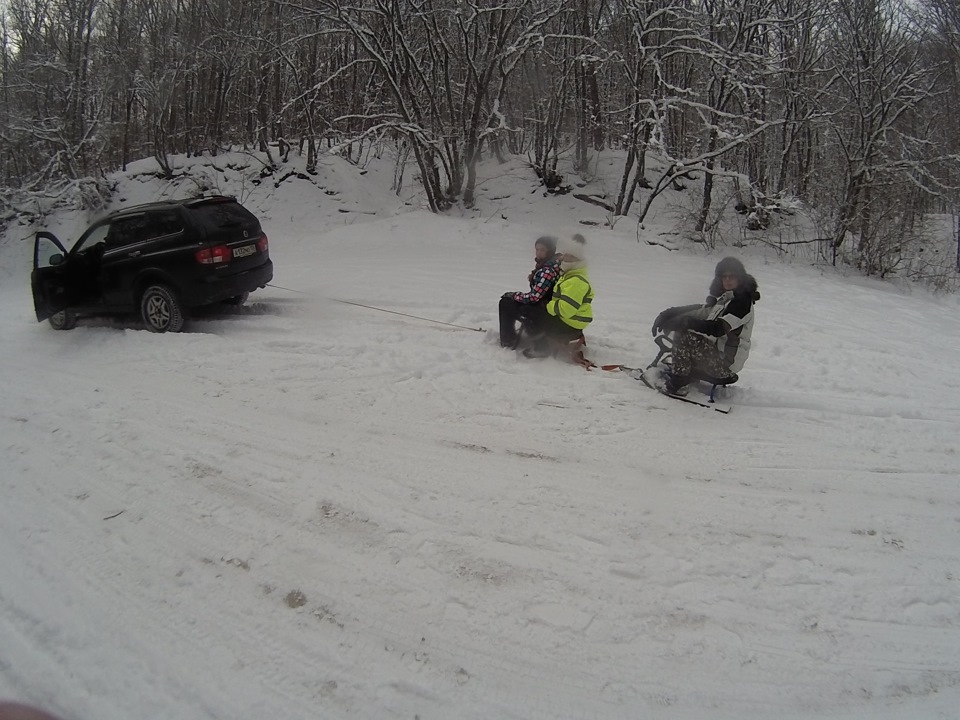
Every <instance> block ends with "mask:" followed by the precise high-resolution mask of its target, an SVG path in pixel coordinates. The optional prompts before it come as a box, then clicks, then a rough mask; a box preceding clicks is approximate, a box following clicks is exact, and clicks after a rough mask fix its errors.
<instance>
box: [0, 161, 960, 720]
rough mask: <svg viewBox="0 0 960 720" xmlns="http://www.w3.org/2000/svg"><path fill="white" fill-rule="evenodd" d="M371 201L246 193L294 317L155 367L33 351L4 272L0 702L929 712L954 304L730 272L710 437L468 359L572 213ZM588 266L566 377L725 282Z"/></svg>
mask: <svg viewBox="0 0 960 720" xmlns="http://www.w3.org/2000/svg"><path fill="white" fill-rule="evenodd" d="M344 172H346V171H344ZM137 182H138V181H137ZM291 182H293V181H292V180H291ZM301 182H304V183H306V182H307V181H301ZM518 182H519V181H518ZM522 182H526V183H528V182H529V180H528V179H525V180H522ZM377 187H378V186H377V185H376V183H375V182H374V181H373V180H371V184H370V185H369V186H368V185H363V184H362V183H358V185H357V186H356V188H353V189H350V190H349V191H347V190H344V189H342V188H341V187H331V188H330V189H331V190H332V191H334V192H339V193H340V195H337V196H333V195H331V196H329V197H338V198H340V200H338V201H332V200H331V201H330V203H331V205H333V204H334V203H341V202H344V200H348V201H349V202H353V203H357V204H358V205H357V207H352V209H353V210H363V211H364V212H377V213H378V214H377V215H364V214H361V213H359V212H352V213H340V212H339V211H338V210H337V209H336V207H334V208H333V209H324V208H323V207H321V209H317V207H316V203H315V195H306V196H304V197H298V196H297V195H296V193H295V191H289V194H288V191H287V190H284V191H283V192H282V193H281V192H276V193H267V194H265V195H263V196H262V197H260V196H256V195H255V194H251V196H250V198H249V204H250V206H251V207H252V208H254V209H255V210H256V211H257V212H259V213H260V214H261V215H262V216H263V217H264V224H265V227H266V228H267V231H268V233H269V234H270V238H271V254H272V256H273V258H274V261H275V264H276V283H277V284H278V285H281V286H283V287H286V288H291V289H294V290H298V291H300V292H299V293H292V292H287V291H284V290H279V289H275V288H268V289H266V290H262V291H260V292H258V293H256V294H254V296H253V297H252V298H251V304H250V306H249V307H248V308H247V309H246V310H245V311H244V312H239V313H236V314H229V315H223V316H220V317H216V316H215V317H205V318H203V319H200V320H197V321H195V322H193V323H192V325H191V326H190V327H189V332H186V333H183V334H180V335H167V336H157V335H151V334H149V333H147V332H144V331H141V330H139V329H138V328H137V327H136V326H135V325H123V324H119V323H102V322H101V323H86V324H84V325H82V326H81V327H79V328H77V329H76V330H74V331H72V332H69V333H57V332H55V331H53V330H52V329H50V328H49V326H47V325H46V324H44V325H38V324H36V323H35V322H34V319H33V316H32V307H31V301H30V297H29V288H28V282H27V275H28V271H29V249H26V245H21V244H19V243H16V242H8V243H7V244H6V246H4V248H3V251H2V254H0V272H2V273H3V274H2V276H0V277H2V282H0V301H2V304H0V308H2V310H0V332H2V335H3V343H2V344H0V367H2V368H3V373H2V375H0V393H2V411H0V438H2V439H0V461H2V464H0V476H2V481H0V488H2V498H3V499H2V502H0V697H6V698H10V699H18V700H22V701H30V702H35V703H38V704H41V705H43V706H45V707H47V708H49V709H51V710H54V711H56V712H58V713H60V714H61V715H62V716H64V717H65V718H76V719H77V720H84V719H87V718H91V719H92V718H98V720H112V719H117V720H120V719H124V720H125V719H126V718H130V717H142V718H151V719H153V718H163V719H166V718H169V719H170V720H173V719H174V718H176V719H177V720H181V719H183V718H198V719H200V718H217V719H218V720H220V719H223V720H226V719H230V720H233V719H240V718H243V719H246V718H249V719H251V720H253V719H254V718H257V719H259V718H263V717H273V716H278V717H279V716H283V717H289V718H303V719H307V718H311V719H312V718H371V719H372V718H377V719H379V718H405V719H407V720H409V719H411V718H415V717H419V718H422V719H423V720H428V719H432V718H443V719H447V718H478V719H479V718H484V719H487V718H518V719H520V718H523V719H527V718H549V719H551V720H554V719H556V718H638V717H643V718H678V719H690V720H694V719H704V718H709V719H710V720H714V719H721V718H737V720H744V719H746V718H750V719H756V720H761V719H762V720H767V719H768V718H772V717H777V718H831V719H839V718H870V719H871V720H875V719H878V718H881V719H882V718H889V719H891V720H892V719H893V718H924V719H925V718H955V717H957V716H958V715H957V707H960V489H958V485H957V480H958V476H960V458H958V455H957V451H956V443H957V437H958V431H960V379H958V377H957V375H956V373H955V372H954V369H955V365H956V357H957V356H958V353H960V336H958V332H957V324H956V317H957V311H958V309H960V308H958V304H957V302H956V300H955V299H954V298H946V299H944V298H933V297H931V296H928V295H926V294H925V293H921V292H914V293H913V294H907V293H905V292H903V291H902V290H898V289H895V288H892V287H889V286H886V285H882V284H879V283H874V282H870V281H859V282H856V281H852V280H850V279H847V280H844V281H843V282H841V281H840V279H839V278H837V277H834V276H832V275H827V276H824V275H822V274H821V272H820V271H819V270H816V269H813V268H807V267H799V266H786V265H775V264H765V263H762V262H760V261H759V260H757V261H755V262H751V258H749V257H748V258H746V259H747V262H748V267H749V269H750V270H751V271H752V272H753V273H754V274H755V275H756V277H757V278H758V280H759V282H760V285H761V292H762V293H763V299H762V300H761V301H760V303H759V305H758V308H757V313H758V321H757V328H756V331H755V346H754V347H755V349H754V353H753V355H752V357H751V359H750V361H749V363H748V366H747V368H746V370H745V371H744V372H743V374H742V378H743V379H742V382H741V384H740V385H738V386H737V387H736V388H734V389H733V390H732V391H731V393H730V399H731V402H732V403H733V405H734V410H733V412H732V413H731V414H730V415H729V416H722V415H719V414H717V413H711V412H707V411H704V410H701V409H700V408H696V407H693V406H689V405H683V404H680V403H675V402H674V401H671V400H669V399H667V398H664V397H661V396H659V395H657V394H655V393H653V392H652V391H650V390H647V389H646V388H644V387H643V386H641V385H639V384H638V383H636V382H634V381H632V380H630V379H629V378H627V377H625V376H622V375H614V374H604V373H601V372H592V373H587V372H584V371H583V370H581V369H579V368H576V367H573V366H568V365H561V364H559V363H557V362H554V361H526V360H522V359H518V358H517V357H516V356H515V354H514V353H512V352H508V351H504V350H501V349H500V348H499V347H498V346H497V343H496V333H495V331H493V328H494V327H495V322H496V303H497V298H498V297H499V295H500V294H501V293H502V292H503V291H505V290H510V289H519V288H521V287H522V286H523V284H524V282H525V277H526V274H527V272H528V271H529V269H530V268H529V266H530V254H531V245H532V241H533V239H534V238H535V237H536V236H537V235H538V234H540V232H541V230H542V229H543V228H544V227H553V228H556V229H558V230H560V231H563V232H573V231H575V230H577V229H581V230H582V229H583V228H582V226H578V225H577V224H576V219H577V214H578V213H580V214H582V213H581V212H580V210H579V209H578V208H575V207H571V208H570V209H569V210H566V211H564V212H559V211H558V212H555V213H550V214H547V213H546V212H545V211H543V208H545V207H550V206H549V205H546V204H540V205H538V206H536V207H539V208H541V209H540V210H536V207H535V209H532V210H528V211H523V206H522V205H520V204H519V201H518V202H517V204H516V205H515V206H511V208H509V209H504V211H503V212H502V213H494V212H493V211H492V210H490V211H489V212H486V211H485V212H484V213H482V214H480V215H479V216H478V217H475V218H466V219H453V218H445V217H435V216H432V215H429V214H427V213H423V212H419V211H412V212H411V211H410V208H409V207H406V206H403V205H402V202H401V201H399V200H398V199H397V198H395V197H394V196H392V195H391V194H390V193H389V189H388V188H385V187H381V189H379V190H378V189H377ZM360 193H367V195H365V196H361V195H360ZM364 197H366V198H369V205H366V206H363V207H361V206H362V205H363V202H364V200H363V198H364ZM549 200H556V201H557V207H560V205H561V204H562V203H563V202H566V201H565V200H563V201H561V200H560V199H554V198H551V199H548V201H549ZM538 202H539V201H538ZM391 203H392V205H391ZM538 213H539V214H538ZM501 215H507V217H508V219H507V220H504V219H503V218H502V216H501ZM61 222H62V223H63V227H66V225H67V224H68V223H69V222H77V223H79V222H81V220H80V219H76V218H74V219H72V220H71V219H69V218H67V219H61ZM664 222H666V221H664ZM662 229H663V230H666V229H667V226H666V225H663V228H662ZM653 231H655V229H653V230H651V232H653ZM589 238H590V241H591V247H592V256H591V276H592V279H593V282H594V285H595V287H596V291H597V300H596V303H595V312H596V315H597V318H598V319H597V321H596V322H595V324H594V326H593V327H592V328H591V330H590V331H589V333H588V340H589V343H590V344H589V347H588V349H587V354H588V356H590V357H591V358H593V359H594V360H596V361H598V362H601V363H604V362H625V363H629V364H639V363H644V362H646V361H648V359H649V358H650V357H651V356H652V355H653V353H654V349H655V348H654V347H653V345H652V343H651V342H650V338H649V334H648V333H649V325H650V322H651V321H652V318H653V317H654V315H655V314H656V312H658V311H659V310H661V309H663V308H664V307H666V306H668V305H673V304H679V303H687V302H696V301H698V300H699V299H701V298H702V296H703V295H704V293H705V290H706V286H707V284H708V281H709V278H710V274H711V272H712V268H713V264H714V263H715V262H716V260H717V259H718V258H717V257H716V256H710V257H696V256H692V255H684V254H680V253H677V252H669V251H667V250H665V249H663V248H659V247H652V246H648V245H646V244H638V243H637V242H636V238H635V228H623V229H620V228H619V227H618V231H615V232H610V231H600V230H596V231H593V232H590V233H589ZM303 293H306V294H303ZM329 298H337V299H342V300H346V301H351V302H360V303H364V304H368V305H375V306H378V307H382V308H386V309H390V310H395V311H399V312H404V313H410V314H414V315H422V316H428V317H431V318H434V319H437V320H440V321H444V322H448V323H455V324H458V325H464V326H469V327H482V328H484V329H485V332H484V333H479V332H471V331H469V330H458V329H455V328H451V327H446V326H441V325H434V324H430V323H425V322H421V321H417V320H413V319H409V318H403V317H399V316H396V315H390V314H386V313H380V312H376V311H372V310H367V309H364V308H360V307H355V306H350V305H344V304H340V303H336V302H332V301H331V300H329ZM118 513H119V514H118Z"/></svg>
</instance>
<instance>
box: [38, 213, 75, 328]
mask: <svg viewBox="0 0 960 720" xmlns="http://www.w3.org/2000/svg"><path fill="white" fill-rule="evenodd" d="M71 265H72V263H71V262H70V256H69V255H68V254H67V251H66V250H64V249H63V245H61V244H60V241H59V240H57V238H56V236H55V235H53V234H52V233H48V232H38V233H37V236H36V239H35V240H34V242H33V272H32V273H31V274H30V286H31V288H32V289H33V309H34V310H35V311H36V313H37V322H40V321H41V320H46V319H47V318H49V317H50V316H51V315H54V314H56V313H58V312H60V311H61V310H65V309H66V308H68V307H70V305H72V304H73V303H75V302H76V301H77V300H78V299H79V298H76V297H74V295H76V291H74V290H73V288H75V287H76V282H75V281H74V280H75V278H72V277H71V275H72V274H73V273H75V272H77V270H78V268H74V267H71Z"/></svg>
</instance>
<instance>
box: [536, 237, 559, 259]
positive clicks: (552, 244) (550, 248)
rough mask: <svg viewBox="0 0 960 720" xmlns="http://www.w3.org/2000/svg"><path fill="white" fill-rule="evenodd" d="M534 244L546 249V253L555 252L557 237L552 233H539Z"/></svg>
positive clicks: (553, 253) (554, 253) (551, 253)
mask: <svg viewBox="0 0 960 720" xmlns="http://www.w3.org/2000/svg"><path fill="white" fill-rule="evenodd" d="M534 245H542V246H543V247H545V248H546V249H547V254H548V255H551V256H552V255H556V254H557V239H556V238H555V237H553V235H541V236H540V237H538V238H537V241H536V242H535V243H534Z"/></svg>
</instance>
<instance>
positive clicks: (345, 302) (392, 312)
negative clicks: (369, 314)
mask: <svg viewBox="0 0 960 720" xmlns="http://www.w3.org/2000/svg"><path fill="white" fill-rule="evenodd" d="M267 287H272V288H274V289H275V290H285V291H286V292H292V293H297V294H298V295H308V296H310V297H315V298H319V299H321V300H329V301H330V302H335V303H340V304H341V305H353V306H354V307H361V308H366V309H367V310H376V311H377V312H382V313H389V314H390V315H400V316H401V317H406V318H412V319H414V320H423V321H424V322H428V323H433V324H435V325H445V326H446V327H452V328H457V329H458V330H470V331H471V332H484V329H483V328H477V327H468V326H466V325H457V324H456V323H448V322H443V321H442V320H434V319H433V318H427V317H420V316H419V315H411V314H409V313H402V312H398V311H396V310H387V309H385V308H381V307H375V306H373V305H364V304H363V303H358V302H352V301H350V300H340V299H338V298H330V297H324V296H323V295H317V294H316V293H309V292H304V291H303V290H294V289H293V288H288V287H283V286H282V285H274V284H273V283H267Z"/></svg>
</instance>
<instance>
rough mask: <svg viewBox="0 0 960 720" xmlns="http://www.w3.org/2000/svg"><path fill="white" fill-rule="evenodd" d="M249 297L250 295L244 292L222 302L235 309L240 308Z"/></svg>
mask: <svg viewBox="0 0 960 720" xmlns="http://www.w3.org/2000/svg"><path fill="white" fill-rule="evenodd" d="M249 297H250V293H248V292H244V293H240V294H239V295H234V296H233V297H232V298H227V299H226V300H224V301H223V302H224V304H225V305H233V306H235V307H240V306H241V305H243V304H244V303H245V302H246V301H247V299H248V298H249Z"/></svg>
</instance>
